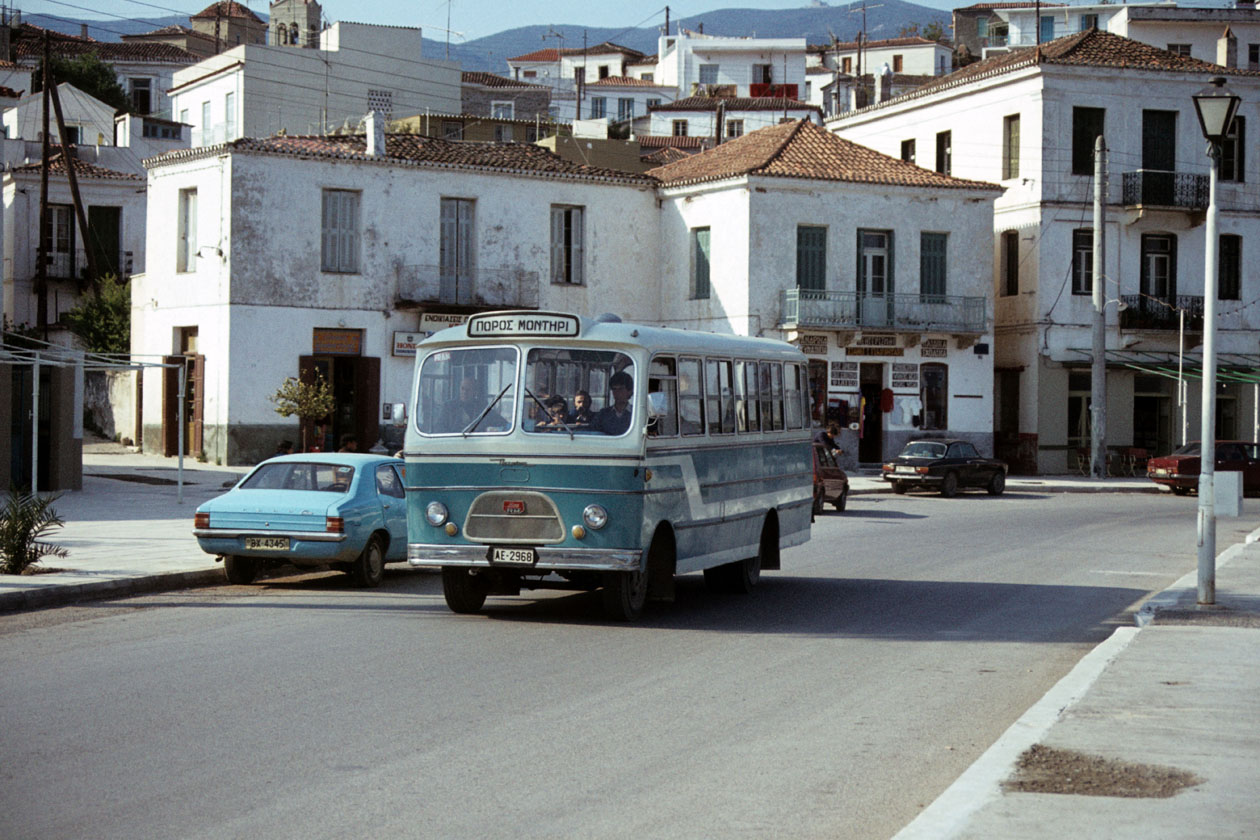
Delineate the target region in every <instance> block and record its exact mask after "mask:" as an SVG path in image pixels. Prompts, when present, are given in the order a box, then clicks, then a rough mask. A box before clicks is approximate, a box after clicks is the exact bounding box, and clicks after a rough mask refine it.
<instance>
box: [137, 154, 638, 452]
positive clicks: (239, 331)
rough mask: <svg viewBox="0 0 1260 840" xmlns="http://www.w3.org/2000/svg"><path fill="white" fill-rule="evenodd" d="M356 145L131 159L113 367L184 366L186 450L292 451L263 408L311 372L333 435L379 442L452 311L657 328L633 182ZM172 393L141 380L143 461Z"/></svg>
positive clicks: (163, 435)
mask: <svg viewBox="0 0 1260 840" xmlns="http://www.w3.org/2000/svg"><path fill="white" fill-rule="evenodd" d="M369 137H370V138H372V139H371V140H370V141H369V142H371V143H372V147H371V148H369V147H368V146H367V145H366V143H365V138H364V136H362V135H360V136H354V137H352V136H330V137H298V136H281V137H272V138H269V139H265V140H244V141H238V142H237V143H236V144H234V145H231V146H216V147H203V148H197V149H192V150H188V151H184V152H175V153H171V154H168V155H164V156H162V157H159V158H156V159H153V160H150V161H148V164H149V184H150V190H151V201H152V207H151V212H150V219H152V220H153V224H151V226H150V229H149V234H148V271H147V272H146V274H145V275H144V276H143V277H137V278H135V279H134V280H133V283H132V299H133V301H134V303H135V308H134V310H133V315H132V342H133V345H132V349H133V351H134V352H136V353H145V354H153V353H158V354H164V355H171V356H177V357H179V356H182V357H184V358H186V359H187V360H188V366H189V372H190V374H191V381H193V382H194V383H196V384H195V385H194V387H193V389H192V394H193V396H192V397H191V398H190V404H189V409H190V411H189V414H188V416H189V417H194V418H198V421H197V422H198V425H196V427H195V428H193V429H192V430H191V434H190V436H189V438H188V447H189V451H190V452H198V451H202V450H204V451H205V452H206V454H207V456H208V457H209V458H211V459H222V460H223V461H224V462H225V463H242V462H248V461H251V460H256V459H258V458H261V457H264V456H266V455H269V454H270V453H271V452H272V451H274V449H275V446H276V444H277V443H278V442H279V441H280V440H281V439H282V438H288V439H290V440H297V439H298V429H297V427H296V425H295V424H293V423H292V422H291V421H286V420H284V419H282V418H281V417H280V416H279V415H277V414H276V413H275V412H274V411H273V406H272V404H271V403H270V402H269V401H268V399H267V398H268V396H270V395H271V394H272V393H274V392H275V390H276V389H277V388H278V387H279V386H280V385H281V383H282V382H283V381H284V379H285V378H286V377H289V376H299V375H308V376H309V375H312V374H313V373H314V371H316V370H318V371H320V372H321V373H322V374H323V375H324V376H325V378H326V379H327V381H329V383H330V384H331V385H332V388H333V391H334V394H335V395H336V397H337V400H338V408H337V409H336V410H335V411H334V413H333V427H332V430H331V431H332V433H333V434H334V435H340V434H343V433H345V432H355V433H357V434H358V435H359V437H360V440H362V441H364V446H365V447H368V446H371V445H373V444H374V443H376V440H377V438H378V437H381V436H383V435H386V436H387V434H388V428H387V427H385V428H386V430H385V431H382V428H383V427H382V426H381V425H380V420H381V417H382V415H383V411H382V404H383V403H401V402H405V401H406V400H407V398H408V394H409V390H410V385H411V370H412V362H413V357H414V349H413V348H412V345H413V343H414V341H415V340H417V339H416V335H417V334H418V333H422V332H428V331H431V330H433V329H437V328H440V327H441V326H445V325H449V324H450V323H458V322H459V320H460V319H462V318H464V317H466V316H467V314H468V313H470V312H475V311H478V310H481V309H486V308H505V307H512V308H519V307H527V308H533V307H539V308H545V309H561V310H566V311H575V312H586V313H591V312H594V313H598V312H604V311H618V312H621V313H622V314H623V315H625V316H627V317H632V318H645V317H651V316H653V315H654V314H655V313H656V306H657V302H658V301H659V299H660V286H659V283H660V277H659V275H658V274H657V272H656V261H655V258H654V253H655V248H656V244H657V230H656V226H657V220H656V213H655V201H656V195H655V192H654V190H653V186H654V181H653V180H652V179H650V178H647V177H645V176H642V175H632V174H628V173H625V172H616V171H613V170H601V169H598V168H594V167H587V166H583V165H580V164H574V163H568V162H567V161H564V160H563V159H561V158H558V157H556V156H554V155H552V154H550V153H549V152H547V151H545V150H544V149H542V148H539V147H537V146H531V145H524V144H480V143H457V142H450V141H445V140H438V139H432V138H426V137H419V136H415V135H391V136H389V138H388V141H387V142H388V153H387V154H386V153H385V147H386V140H385V138H384V136H383V134H382V135H381V136H380V137H376V136H375V135H374V134H372V135H369ZM304 371H305V373H303V372H304ZM173 381H174V380H172V379H170V378H169V377H168V381H167V383H166V384H165V385H164V384H163V382H162V381H161V380H160V379H159V378H157V377H149V378H146V380H145V383H144V395H143V401H144V403H143V404H144V409H143V410H144V418H143V441H144V447H145V449H146V450H148V451H158V452H166V453H168V454H173V453H174V451H175V448H176V434H175V433H176V431H177V429H176V421H175V417H176V414H175V410H176V408H177V405H176V403H175V402H174V401H173V400H167V401H166V402H165V403H164V401H163V393H164V391H163V388H164V387H173V385H172V383H173ZM229 418H230V419H229ZM394 443H397V441H394Z"/></svg>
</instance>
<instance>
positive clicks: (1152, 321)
mask: <svg viewBox="0 0 1260 840" xmlns="http://www.w3.org/2000/svg"><path fill="white" fill-rule="evenodd" d="M1120 303H1121V309H1120V329H1122V330H1135V331H1159V332H1162V331H1165V330H1172V331H1176V330H1179V329H1181V328H1182V318H1181V313H1182V312H1184V313H1185V329H1186V330H1188V331H1190V332H1202V331H1203V295H1176V296H1174V297H1163V298H1161V297H1154V296H1152V295H1121V296H1120Z"/></svg>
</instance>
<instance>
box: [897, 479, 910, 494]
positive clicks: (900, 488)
mask: <svg viewBox="0 0 1260 840" xmlns="http://www.w3.org/2000/svg"><path fill="white" fill-rule="evenodd" d="M909 489H910V488H909V487H907V486H906V483H905V482H904V481H894V482H893V492H894V493H896V494H897V495H898V496H904V495H905V494H906V491H907V490H909Z"/></svg>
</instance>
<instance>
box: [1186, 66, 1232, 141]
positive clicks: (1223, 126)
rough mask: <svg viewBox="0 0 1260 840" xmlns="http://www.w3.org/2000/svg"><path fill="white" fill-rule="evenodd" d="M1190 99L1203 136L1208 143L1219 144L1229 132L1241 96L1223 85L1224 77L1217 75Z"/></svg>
mask: <svg viewBox="0 0 1260 840" xmlns="http://www.w3.org/2000/svg"><path fill="white" fill-rule="evenodd" d="M1191 99H1193V100H1194V110H1195V113H1196V114H1198V115H1199V127H1200V128H1201V129H1203V136H1204V137H1206V138H1207V140H1208V142H1209V143H1216V144H1219V143H1220V142H1221V141H1222V140H1223V139H1224V138H1225V135H1227V134H1229V130H1230V127H1231V126H1233V124H1234V115H1235V114H1237V113H1238V105H1239V103H1241V102H1242V98H1241V97H1240V96H1238V94H1236V93H1234V92H1233V91H1231V90H1230V89H1229V88H1227V87H1225V79H1223V78H1222V77H1220V76H1217V77H1216V78H1214V79H1212V83H1211V84H1210V85H1208V86H1207V87H1205V88H1203V90H1201V91H1199V92H1198V93H1196V94H1195V95H1194V96H1192V97H1191Z"/></svg>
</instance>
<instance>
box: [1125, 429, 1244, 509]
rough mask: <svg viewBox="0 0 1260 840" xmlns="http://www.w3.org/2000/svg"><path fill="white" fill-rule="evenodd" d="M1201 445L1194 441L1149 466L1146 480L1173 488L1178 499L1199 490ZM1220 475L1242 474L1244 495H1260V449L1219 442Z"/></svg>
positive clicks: (1240, 443) (1218, 468) (1150, 461)
mask: <svg viewBox="0 0 1260 840" xmlns="http://www.w3.org/2000/svg"><path fill="white" fill-rule="evenodd" d="M1200 455H1201V452H1200V447H1199V442H1198V441H1197V440H1196V441H1192V442H1190V443H1187V444H1186V445H1185V446H1183V447H1181V448H1180V449H1178V450H1176V451H1174V452H1173V453H1172V454H1169V455H1164V456H1162V457H1159V458H1152V459H1150V460H1149V461H1147V462H1146V477H1147V478H1149V479H1150V480H1151V481H1153V482H1155V483H1156V484H1162V485H1163V486H1164V487H1168V488H1171V489H1172V491H1173V492H1174V493H1176V494H1177V495H1178V496H1184V495H1186V494H1187V493H1189V492H1190V491H1192V490H1194V491H1197V490H1198V489H1199V458H1200ZM1216 471H1217V472H1241V473H1242V474H1243V492H1244V493H1260V445H1257V444H1254V443H1252V442H1250V441H1245V440H1218V441H1217V442H1216Z"/></svg>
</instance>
